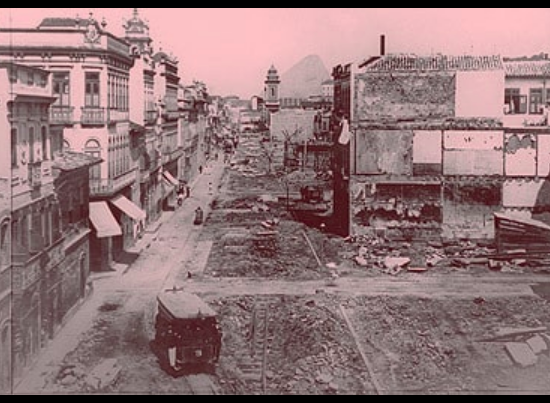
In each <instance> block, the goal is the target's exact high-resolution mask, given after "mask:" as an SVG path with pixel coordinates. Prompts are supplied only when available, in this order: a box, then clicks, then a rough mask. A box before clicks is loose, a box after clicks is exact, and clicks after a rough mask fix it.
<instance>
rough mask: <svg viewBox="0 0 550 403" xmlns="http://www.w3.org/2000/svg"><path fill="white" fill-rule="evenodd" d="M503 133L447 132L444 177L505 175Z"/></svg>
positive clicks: (445, 136) (445, 137)
mask: <svg viewBox="0 0 550 403" xmlns="http://www.w3.org/2000/svg"><path fill="white" fill-rule="evenodd" d="M503 136H504V133H503V132H502V131H447V132H445V134H444V145H443V146H444V169H443V171H444V174H445V175H447V176H454V175H465V176H466V175H467V176H492V175H503V170H504V162H503V153H502V150H503V141H504V140H503Z"/></svg>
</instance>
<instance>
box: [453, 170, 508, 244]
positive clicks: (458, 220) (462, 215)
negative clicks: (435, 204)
mask: <svg viewBox="0 0 550 403" xmlns="http://www.w3.org/2000/svg"><path fill="white" fill-rule="evenodd" d="M501 206H502V182H501V179H499V178H497V179H490V178H482V179H480V178H470V179H467V178H462V179H460V180H456V181H449V182H446V183H445V185H444V188H443V237H444V238H457V239H484V238H486V239H492V238H493V237H494V213H496V212H498V211H500V210H501Z"/></svg>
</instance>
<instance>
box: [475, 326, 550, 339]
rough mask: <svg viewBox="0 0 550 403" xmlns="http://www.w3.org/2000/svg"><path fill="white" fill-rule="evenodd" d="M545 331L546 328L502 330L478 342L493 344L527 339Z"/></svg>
mask: <svg viewBox="0 0 550 403" xmlns="http://www.w3.org/2000/svg"><path fill="white" fill-rule="evenodd" d="M547 331H548V328H547V327H537V328H532V329H528V328H524V329H510V330H503V331H501V332H499V334H497V335H496V336H494V337H490V338H487V339H483V340H480V342H481V343H494V342H503V341H510V340H515V339H517V338H520V337H529V336H533V335H535V334H541V333H546V332H547Z"/></svg>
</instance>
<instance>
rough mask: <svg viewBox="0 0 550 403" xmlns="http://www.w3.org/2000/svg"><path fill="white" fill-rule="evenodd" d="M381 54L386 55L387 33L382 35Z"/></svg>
mask: <svg viewBox="0 0 550 403" xmlns="http://www.w3.org/2000/svg"><path fill="white" fill-rule="evenodd" d="M380 56H386V35H381V36H380Z"/></svg>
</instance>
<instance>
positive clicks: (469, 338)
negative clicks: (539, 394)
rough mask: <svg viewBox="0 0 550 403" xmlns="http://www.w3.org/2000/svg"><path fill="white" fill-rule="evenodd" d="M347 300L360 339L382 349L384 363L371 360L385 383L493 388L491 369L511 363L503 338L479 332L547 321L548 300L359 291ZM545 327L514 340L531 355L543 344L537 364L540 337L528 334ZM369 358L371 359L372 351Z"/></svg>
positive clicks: (413, 388) (390, 386)
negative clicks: (363, 293) (439, 297)
mask: <svg viewBox="0 0 550 403" xmlns="http://www.w3.org/2000/svg"><path fill="white" fill-rule="evenodd" d="M354 301H355V303H354V306H355V307H354V308H353V309H352V312H353V316H352V320H353V323H354V327H355V329H356V331H357V333H358V334H359V337H360V339H361V342H362V343H363V344H364V345H371V346H373V347H374V349H375V351H377V353H376V354H375V356H376V355H385V356H386V360H387V361H388V362H389V365H388V367H387V368H385V369H384V366H382V365H375V366H376V367H377V370H380V371H381V372H380V377H381V380H382V382H383V383H384V386H385V387H386V389H387V390H403V391H409V392H421V393H432V392H433V393H437V392H457V393H460V392H467V391H469V390H496V389H498V387H497V385H495V384H494V379H493V378H491V376H490V374H491V371H494V370H495V369H496V368H500V369H503V370H509V369H510V368H511V367H512V366H513V363H512V361H511V360H510V358H509V356H508V355H509V354H510V352H508V354H507V351H506V350H505V347H506V344H505V341H506V340H505V341H504V342H502V343H494V342H492V341H491V342H487V340H486V339H487V338H493V337H495V336H498V335H499V334H500V333H499V331H500V330H501V329H503V328H514V329H517V328H520V329H521V328H529V329H531V328H535V329H536V328H537V327H540V326H541V325H542V324H543V323H548V321H550V305H549V304H548V303H547V302H546V301H543V300H541V299H538V298H515V299H491V300H484V299H476V300H428V299H419V298H413V297H408V298H399V299H395V298H389V297H362V298H359V299H357V300H354ZM537 330H540V331H542V330H543V329H542V328H541V329H537ZM544 334H545V333H540V334H527V335H526V336H524V338H523V339H521V343H522V346H521V348H522V349H523V350H527V349H529V351H531V350H532V351H533V353H531V355H533V354H535V353H534V351H539V350H538V349H540V348H542V350H543V351H541V352H540V353H539V360H538V361H539V364H540V362H541V361H542V358H541V357H542V355H544V354H546V353H545V352H544V348H543V343H540V340H538V339H537V340H532V339H533V338H534V337H536V336H537V335H539V336H540V337H541V338H544ZM513 341H517V340H513ZM529 342H531V343H532V344H533V346H530V345H529ZM524 347H526V348H524ZM513 348H514V346H512V349H513ZM515 351H519V350H515ZM520 354H521V351H520ZM519 357H521V355H519ZM531 358H532V357H531ZM527 360H529V357H527ZM374 361H375V364H376V357H374ZM526 362H529V361H526ZM529 365H533V363H532V362H531V363H529Z"/></svg>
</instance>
